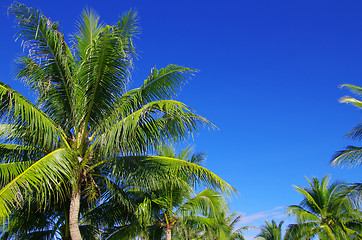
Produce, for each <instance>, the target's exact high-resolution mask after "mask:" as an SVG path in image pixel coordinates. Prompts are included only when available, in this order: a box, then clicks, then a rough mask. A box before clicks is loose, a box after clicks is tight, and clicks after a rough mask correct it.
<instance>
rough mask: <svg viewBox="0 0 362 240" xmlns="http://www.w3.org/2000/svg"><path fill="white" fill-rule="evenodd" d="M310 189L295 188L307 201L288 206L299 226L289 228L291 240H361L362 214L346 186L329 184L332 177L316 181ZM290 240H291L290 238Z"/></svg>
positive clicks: (312, 182) (313, 181) (292, 225)
mask: <svg viewBox="0 0 362 240" xmlns="http://www.w3.org/2000/svg"><path fill="white" fill-rule="evenodd" d="M307 180H308V182H309V184H310V186H309V187H308V188H307V187H305V188H299V187H297V186H296V187H295V189H296V190H297V191H298V192H299V193H301V194H302V195H303V197H304V200H303V201H302V202H301V203H300V205H292V206H289V207H288V210H287V211H288V214H289V215H294V216H295V218H296V220H297V223H296V224H291V225H289V227H288V234H287V235H288V237H289V239H311V238H313V237H315V236H318V237H319V239H360V238H361V236H362V235H361V232H360V230H361V229H360V228H361V224H362V215H361V212H360V211H359V209H357V208H356V207H355V205H354V204H353V202H352V200H351V199H350V198H349V195H348V192H346V190H345V188H344V185H342V184H338V183H334V184H331V185H329V180H330V178H329V177H328V176H326V177H324V178H323V179H322V181H319V179H317V178H313V179H312V181H310V180H309V179H308V178H307ZM287 239H288V238H287Z"/></svg>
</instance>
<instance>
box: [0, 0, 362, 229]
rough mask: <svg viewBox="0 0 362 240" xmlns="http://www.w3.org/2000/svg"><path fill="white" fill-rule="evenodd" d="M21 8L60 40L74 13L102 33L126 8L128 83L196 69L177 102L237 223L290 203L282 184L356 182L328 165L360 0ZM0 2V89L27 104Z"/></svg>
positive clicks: (355, 47) (340, 123) (344, 109)
mask: <svg viewBox="0 0 362 240" xmlns="http://www.w3.org/2000/svg"><path fill="white" fill-rule="evenodd" d="M23 2H24V3H26V4H28V5H29V6H35V7H38V8H40V9H41V10H42V11H43V12H44V13H45V14H46V15H47V16H48V17H50V18H51V19H52V20H54V21H59V22H60V25H61V28H62V29H63V31H64V32H65V35H66V36H69V34H70V33H72V32H74V31H75V25H74V23H75V21H76V20H77V19H79V16H80V13H81V11H82V9H83V8H84V7H86V6H88V7H90V8H93V9H95V10H96V11H97V12H98V13H99V14H100V16H101V18H102V20H103V21H104V22H105V23H109V24H112V23H115V22H116V21H117V20H118V16H119V15H120V14H121V13H122V12H124V11H126V10H128V9H130V8H136V9H137V10H138V11H139V15H140V26H141V28H142V34H141V35H140V37H139V39H137V40H136V47H137V48H138V50H139V56H140V57H139V60H138V61H137V62H136V65H135V69H134V72H133V83H134V86H138V85H139V84H140V83H141V81H142V80H143V79H144V78H145V77H146V75H147V74H148V72H149V70H150V69H151V68H152V67H153V66H155V65H156V66H157V67H164V66H166V65H167V64H171V63H173V64H179V65H184V66H189V67H193V68H198V69H200V72H199V73H198V74H196V76H195V77H194V78H193V80H192V81H190V82H189V84H187V85H186V86H185V87H184V88H183V90H182V92H181V94H180V95H179V99H180V100H181V101H183V102H185V103H187V104H188V105H189V106H191V107H193V108H194V109H196V111H197V112H198V113H199V114H201V115H203V116H205V117H206V118H208V119H209V120H210V121H212V122H213V123H214V124H215V125H217V126H218V127H219V129H220V130H219V131H208V130H206V129H204V130H202V131H201V132H200V134H199V136H197V137H195V139H194V141H193V144H195V145H196V147H197V150H198V151H205V152H207V155H208V159H207V162H206V167H208V168H209V169H211V170H212V171H214V172H216V173H217V174H219V175H220V176H221V177H223V178H224V179H225V180H227V181H228V182H229V183H230V184H232V185H233V186H234V187H236V188H237V189H238V190H239V192H240V194H239V196H238V198H236V199H233V200H232V202H231V206H232V209H233V210H234V211H238V212H241V213H244V214H245V215H244V218H245V219H246V220H248V221H246V222H247V223H248V224H255V225H259V224H260V223H261V222H262V220H264V219H270V218H271V217H274V218H278V217H280V216H281V215H283V213H284V207H285V206H288V205H291V204H298V203H299V202H300V201H301V197H300V196H299V195H298V193H296V192H295V191H294V190H293V187H292V186H293V185H298V186H305V185H306V184H307V181H306V180H305V178H304V177H305V176H307V177H309V178H311V177H313V176H316V177H323V176H325V175H327V174H331V176H332V180H337V179H338V180H343V181H347V182H358V181H361V177H360V176H361V174H360V173H361V169H360V168H355V169H339V168H333V167H330V166H329V165H328V164H329V161H330V158H331V156H332V155H333V154H334V152H335V151H337V150H341V149H343V148H344V147H345V146H346V145H347V144H352V143H353V142H351V141H348V140H346V139H344V137H343V136H344V134H346V133H347V132H348V131H349V130H351V129H352V128H353V127H354V126H355V125H356V124H357V123H359V122H361V112H360V110H357V109H356V108H354V107H352V106H348V105H345V104H340V103H338V99H339V98H340V97H342V96H344V95H347V94H349V92H348V91H347V90H345V89H340V88H338V86H339V85H340V84H343V83H352V84H356V85H362V15H361V12H362V2H361V1H333V0H329V1H313V0H303V1H297V0H294V1H290V0H286V1H266V0H243V1H237V0H224V1H201V0H200V1H157V0H155V1H145V0H144V1H141V0H132V1H131V0H123V1H107V0H104V1H99V0H97V1H81V0H80V1H69V0H63V1H57V3H54V2H55V1H49V0H47V1H45V0H44V1H43V0H42V1H29V0H28V1H23ZM0 4H1V6H0V7H1V8H0V18H1V19H0V28H1V32H2V34H1V38H0V41H1V55H0V64H1V71H0V81H3V82H5V83H7V84H9V85H11V86H12V87H13V88H15V89H17V90H20V92H22V93H23V94H25V95H27V91H26V90H24V88H21V86H20V85H19V84H18V83H17V82H16V81H14V80H13V75H14V69H15V66H14V61H13V60H14V58H15V57H16V56H17V55H19V54H20V53H21V51H22V49H21V47H20V43H15V42H14V38H13V35H14V33H15V31H16V30H15V29H14V28H13V26H14V19H13V17H11V16H7V14H6V6H9V5H10V4H11V1H8V0H5V1H1V3H0ZM21 89H22V90H21ZM27 96H28V95H27ZM355 144H358V143H355ZM253 219H256V220H255V221H251V220H253ZM249 220H250V221H249ZM277 220H280V219H277ZM250 234H251V233H250ZM250 234H249V235H250ZM251 235H252V234H251Z"/></svg>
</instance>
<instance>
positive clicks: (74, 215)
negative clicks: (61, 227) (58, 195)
mask: <svg viewBox="0 0 362 240" xmlns="http://www.w3.org/2000/svg"><path fill="white" fill-rule="evenodd" d="M80 194H81V193H80V186H78V189H73V191H72V198H71V199H70V207H69V232H70V237H71V239H72V240H82V236H81V235H80V231H79V225H78V219H79V207H80Z"/></svg>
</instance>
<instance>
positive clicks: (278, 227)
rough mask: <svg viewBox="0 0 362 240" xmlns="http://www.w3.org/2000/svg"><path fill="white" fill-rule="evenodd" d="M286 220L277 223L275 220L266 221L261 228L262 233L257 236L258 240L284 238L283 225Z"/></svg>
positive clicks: (280, 239) (278, 239)
mask: <svg viewBox="0 0 362 240" xmlns="http://www.w3.org/2000/svg"><path fill="white" fill-rule="evenodd" d="M283 223H284V221H281V222H279V224H277V223H276V222H275V221H274V220H272V221H271V222H268V221H265V225H263V226H262V227H261V228H260V233H259V234H258V235H257V236H256V238H257V239H258V240H282V239H283V238H282V225H283Z"/></svg>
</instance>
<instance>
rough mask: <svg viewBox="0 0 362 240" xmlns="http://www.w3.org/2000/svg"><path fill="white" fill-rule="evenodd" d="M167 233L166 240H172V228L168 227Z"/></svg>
mask: <svg viewBox="0 0 362 240" xmlns="http://www.w3.org/2000/svg"><path fill="white" fill-rule="evenodd" d="M165 233H166V240H171V236H172V228H171V227H170V226H169V225H167V226H166V230H165Z"/></svg>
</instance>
